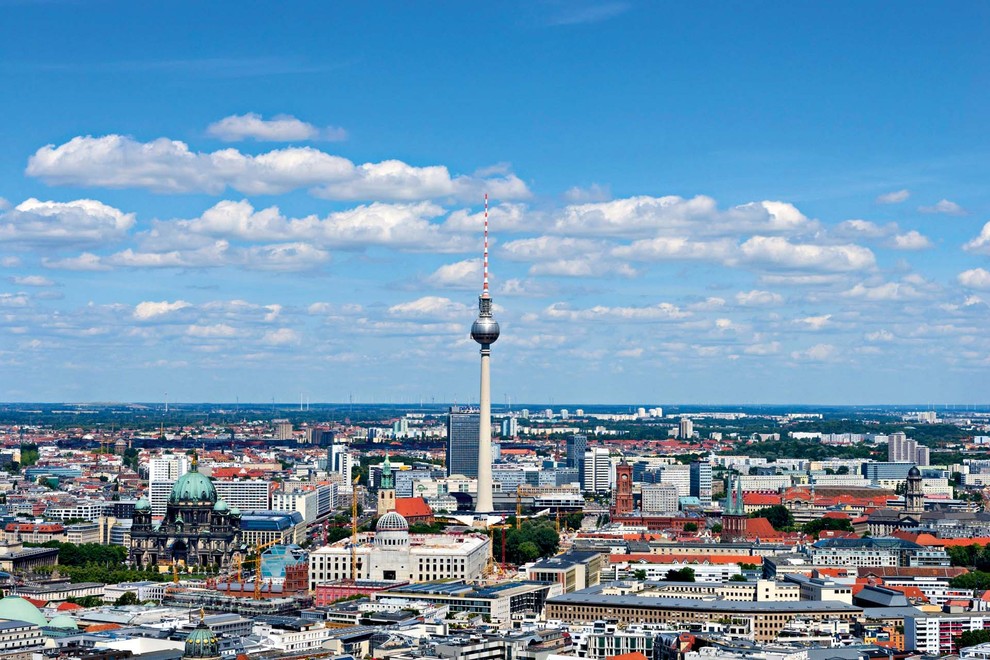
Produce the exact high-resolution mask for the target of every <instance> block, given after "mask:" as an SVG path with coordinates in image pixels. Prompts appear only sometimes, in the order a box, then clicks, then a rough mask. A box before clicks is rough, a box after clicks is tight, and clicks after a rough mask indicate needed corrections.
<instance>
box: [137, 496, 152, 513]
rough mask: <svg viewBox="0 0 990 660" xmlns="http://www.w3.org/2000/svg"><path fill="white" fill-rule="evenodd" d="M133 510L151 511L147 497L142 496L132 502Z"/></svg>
mask: <svg viewBox="0 0 990 660" xmlns="http://www.w3.org/2000/svg"><path fill="white" fill-rule="evenodd" d="M134 510H135V511H151V502H149V501H148V498H147V497H142V498H141V499H139V500H138V501H137V502H136V503H135V504H134Z"/></svg>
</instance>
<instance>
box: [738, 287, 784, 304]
mask: <svg viewBox="0 0 990 660" xmlns="http://www.w3.org/2000/svg"><path fill="white" fill-rule="evenodd" d="M782 302H784V297H783V296H781V295H780V294H779V293H773V292H771V291H760V290H758V289H754V290H752V291H740V292H739V293H737V294H736V303H738V304H740V305H743V306H746V307H754V306H764V305H779V304H781V303H782Z"/></svg>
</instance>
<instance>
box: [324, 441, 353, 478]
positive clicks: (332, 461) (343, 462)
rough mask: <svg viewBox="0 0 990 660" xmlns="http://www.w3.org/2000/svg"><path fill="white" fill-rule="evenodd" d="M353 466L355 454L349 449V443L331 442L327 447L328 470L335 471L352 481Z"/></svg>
mask: <svg viewBox="0 0 990 660" xmlns="http://www.w3.org/2000/svg"><path fill="white" fill-rule="evenodd" d="M353 467H354V456H353V454H351V453H350V452H349V451H348V447H347V445H345V444H343V443H338V442H331V443H330V445H329V446H328V447H327V472H335V473H337V474H339V475H341V476H343V477H344V479H346V480H347V481H350V480H351V472H352V469H353Z"/></svg>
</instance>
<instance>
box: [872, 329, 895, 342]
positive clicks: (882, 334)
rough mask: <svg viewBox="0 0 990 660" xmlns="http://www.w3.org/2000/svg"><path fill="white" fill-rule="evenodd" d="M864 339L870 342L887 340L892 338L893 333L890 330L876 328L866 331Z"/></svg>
mask: <svg viewBox="0 0 990 660" xmlns="http://www.w3.org/2000/svg"><path fill="white" fill-rule="evenodd" d="M865 336H866V341H872V342H888V341H893V340H894V334H893V333H892V332H891V331H890V330H884V329H880V330H876V331H874V332H867V333H866V335H865Z"/></svg>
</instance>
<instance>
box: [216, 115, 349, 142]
mask: <svg viewBox="0 0 990 660" xmlns="http://www.w3.org/2000/svg"><path fill="white" fill-rule="evenodd" d="M206 132H207V133H209V134H210V135H212V136H213V137H216V138H220V139H221V140H224V141H226V142H239V141H241V140H247V139H251V140H256V141H258V142H298V141H305V140H328V141H340V140H346V139H347V131H345V130H344V129H343V128H339V127H336V126H328V127H326V128H323V129H320V128H317V127H316V126H314V125H313V124H309V123H307V122H304V121H302V120H301V119H296V118H295V117H293V116H292V115H275V116H274V117H272V118H271V119H264V118H262V116H261V115H259V114H257V113H254V112H249V113H247V114H244V115H230V116H229V117H224V118H223V119H221V120H220V121H218V122H214V123H212V124H210V125H209V127H208V128H207V129H206Z"/></svg>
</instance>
